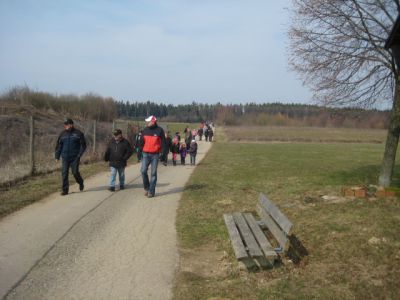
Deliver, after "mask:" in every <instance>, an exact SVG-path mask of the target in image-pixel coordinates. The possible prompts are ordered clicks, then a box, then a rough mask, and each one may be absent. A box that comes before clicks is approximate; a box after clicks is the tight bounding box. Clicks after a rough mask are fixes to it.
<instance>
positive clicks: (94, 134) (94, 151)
mask: <svg viewBox="0 0 400 300" xmlns="http://www.w3.org/2000/svg"><path fill="white" fill-rule="evenodd" d="M96 129H97V120H94V124H93V153H94V154H96Z"/></svg>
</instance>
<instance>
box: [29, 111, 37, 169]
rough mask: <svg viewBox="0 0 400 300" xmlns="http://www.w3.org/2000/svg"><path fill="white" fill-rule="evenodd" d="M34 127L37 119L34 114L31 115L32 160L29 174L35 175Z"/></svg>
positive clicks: (30, 155) (30, 147)
mask: <svg viewBox="0 0 400 300" xmlns="http://www.w3.org/2000/svg"><path fill="white" fill-rule="evenodd" d="M34 127H35V121H34V118H33V115H31V118H30V120H29V129H30V130H29V160H30V170H29V174H30V175H34V174H35V172H36V170H35V132H34V130H35V129H34Z"/></svg>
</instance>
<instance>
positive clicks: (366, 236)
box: [174, 129, 400, 299]
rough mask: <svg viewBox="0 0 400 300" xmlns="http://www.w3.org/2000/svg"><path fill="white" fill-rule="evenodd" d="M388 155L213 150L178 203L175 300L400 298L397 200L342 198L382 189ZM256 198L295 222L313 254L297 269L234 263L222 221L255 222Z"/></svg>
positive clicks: (238, 146)
mask: <svg viewBox="0 0 400 300" xmlns="http://www.w3.org/2000/svg"><path fill="white" fill-rule="evenodd" d="M242 130H244V131H245V129H242ZM218 134H220V135H221V134H222V132H221V131H218ZM318 134H319V131H316V132H314V135H315V138H317V135H318ZM228 139H229V138H228ZM218 140H219V141H226V140H227V138H226V137H222V138H220V139H218ZM383 150H384V145H383V144H375V143H319V142H318V143H227V142H217V143H215V144H214V145H213V147H212V149H211V150H210V152H209V153H208V155H207V157H206V158H205V160H203V162H202V163H201V164H199V165H198V167H197V168H196V170H195V172H194V174H193V175H192V177H191V178H190V182H189V183H188V185H187V187H186V189H185V192H184V195H183V198H182V200H181V202H180V207H179V210H178V218H177V228H178V235H179V243H180V252H181V266H180V272H179V273H178V278H177V281H176V287H175V296H174V298H175V299H213V298H212V297H216V298H215V299H225V298H226V299H400V286H399V285H398V282H400V271H399V268H398V264H399V263H400V236H399V234H398V233H399V232H400V225H399V224H400V202H399V200H398V199H397V198H387V199H346V198H341V197H340V190H341V187H342V186H349V185H351V186H352V185H368V184H376V183H377V176H378V173H379V168H380V163H381V160H382V155H383ZM399 184H400V170H399V168H397V169H396V172H395V176H394V182H393V185H394V186H398V185H399ZM259 192H262V193H265V194H266V195H268V196H269V197H270V199H271V200H273V201H274V202H275V203H276V204H277V205H278V206H279V207H280V208H281V210H282V211H283V212H284V213H285V214H286V215H287V216H288V217H289V219H291V220H292V222H293V223H294V234H295V235H296V236H297V238H298V239H299V240H300V241H301V242H302V244H303V245H304V246H305V247H306V249H307V250H308V252H309V255H308V256H307V257H305V258H304V259H303V260H302V261H301V262H300V263H299V264H296V265H294V264H293V263H291V262H290V261H288V260H287V259H284V264H283V265H282V266H280V267H277V268H274V269H273V270H270V271H261V272H253V273H249V272H247V270H243V269H241V268H240V267H239V265H238V263H237V262H236V259H235V257H234V254H233V250H232V247H231V245H230V242H229V239H228V234H227V231H226V229H225V224H224V221H223V218H222V215H223V214H224V213H231V212H236V211H240V212H244V211H249V212H253V213H255V211H256V205H257V197H258V194H259ZM323 195H330V196H338V198H337V199H339V200H340V201H329V200H323V198H322V197H321V196H323ZM218 297H220V298H218Z"/></svg>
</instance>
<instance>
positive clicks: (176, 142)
mask: <svg viewBox="0 0 400 300" xmlns="http://www.w3.org/2000/svg"><path fill="white" fill-rule="evenodd" d="M171 153H172V165H174V166H176V157H177V156H178V153H179V138H178V137H177V136H175V137H174V139H173V140H172V144H171Z"/></svg>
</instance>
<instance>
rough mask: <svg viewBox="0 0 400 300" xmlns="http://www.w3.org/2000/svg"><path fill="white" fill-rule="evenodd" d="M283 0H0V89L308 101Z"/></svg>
mask: <svg viewBox="0 0 400 300" xmlns="http://www.w3.org/2000/svg"><path fill="white" fill-rule="evenodd" d="M289 5H290V1H289V0H279V1H271V0H270V1H267V0H263V1H261V0H260V1H257V0H254V1H253V0H249V1H243V0H241V1H239V0H229V1H228V0H214V1H211V0H201V1H199V0H197V1H195V0H187V1H183V0H164V1H161V0H137V1H134V0H132V1H128V0H114V1H111V0H96V1H84V0H81V1H78V0H68V1H63V0H61V1H56V0H0V69H1V72H0V91H1V92H3V91H6V90H7V89H8V88H10V87H13V86H16V85H25V84H26V85H28V86H29V87H30V88H32V89H35V90H41V91H47V92H51V93H57V94H66V93H73V94H78V95H81V94H84V93H87V92H93V93H96V94H99V95H102V96H110V97H113V98H115V99H117V100H131V101H146V100H152V101H156V102H164V103H174V104H180V103H190V102H192V101H198V102H208V103H215V102H217V101H220V102H222V103H240V102H250V101H252V102H258V103H261V102H272V101H279V102H284V103H287V102H289V103H292V102H296V103H309V102H310V100H311V93H310V91H309V90H308V89H307V88H306V87H303V86H302V84H301V81H300V80H298V78H297V75H296V74H295V73H293V72H290V71H289V70H288V64H287V54H286V53H287V51H286V48H287V45H288V40H287V36H286V30H287V27H288V25H289V20H288V12H287V11H286V10H285V7H288V6H289Z"/></svg>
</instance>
